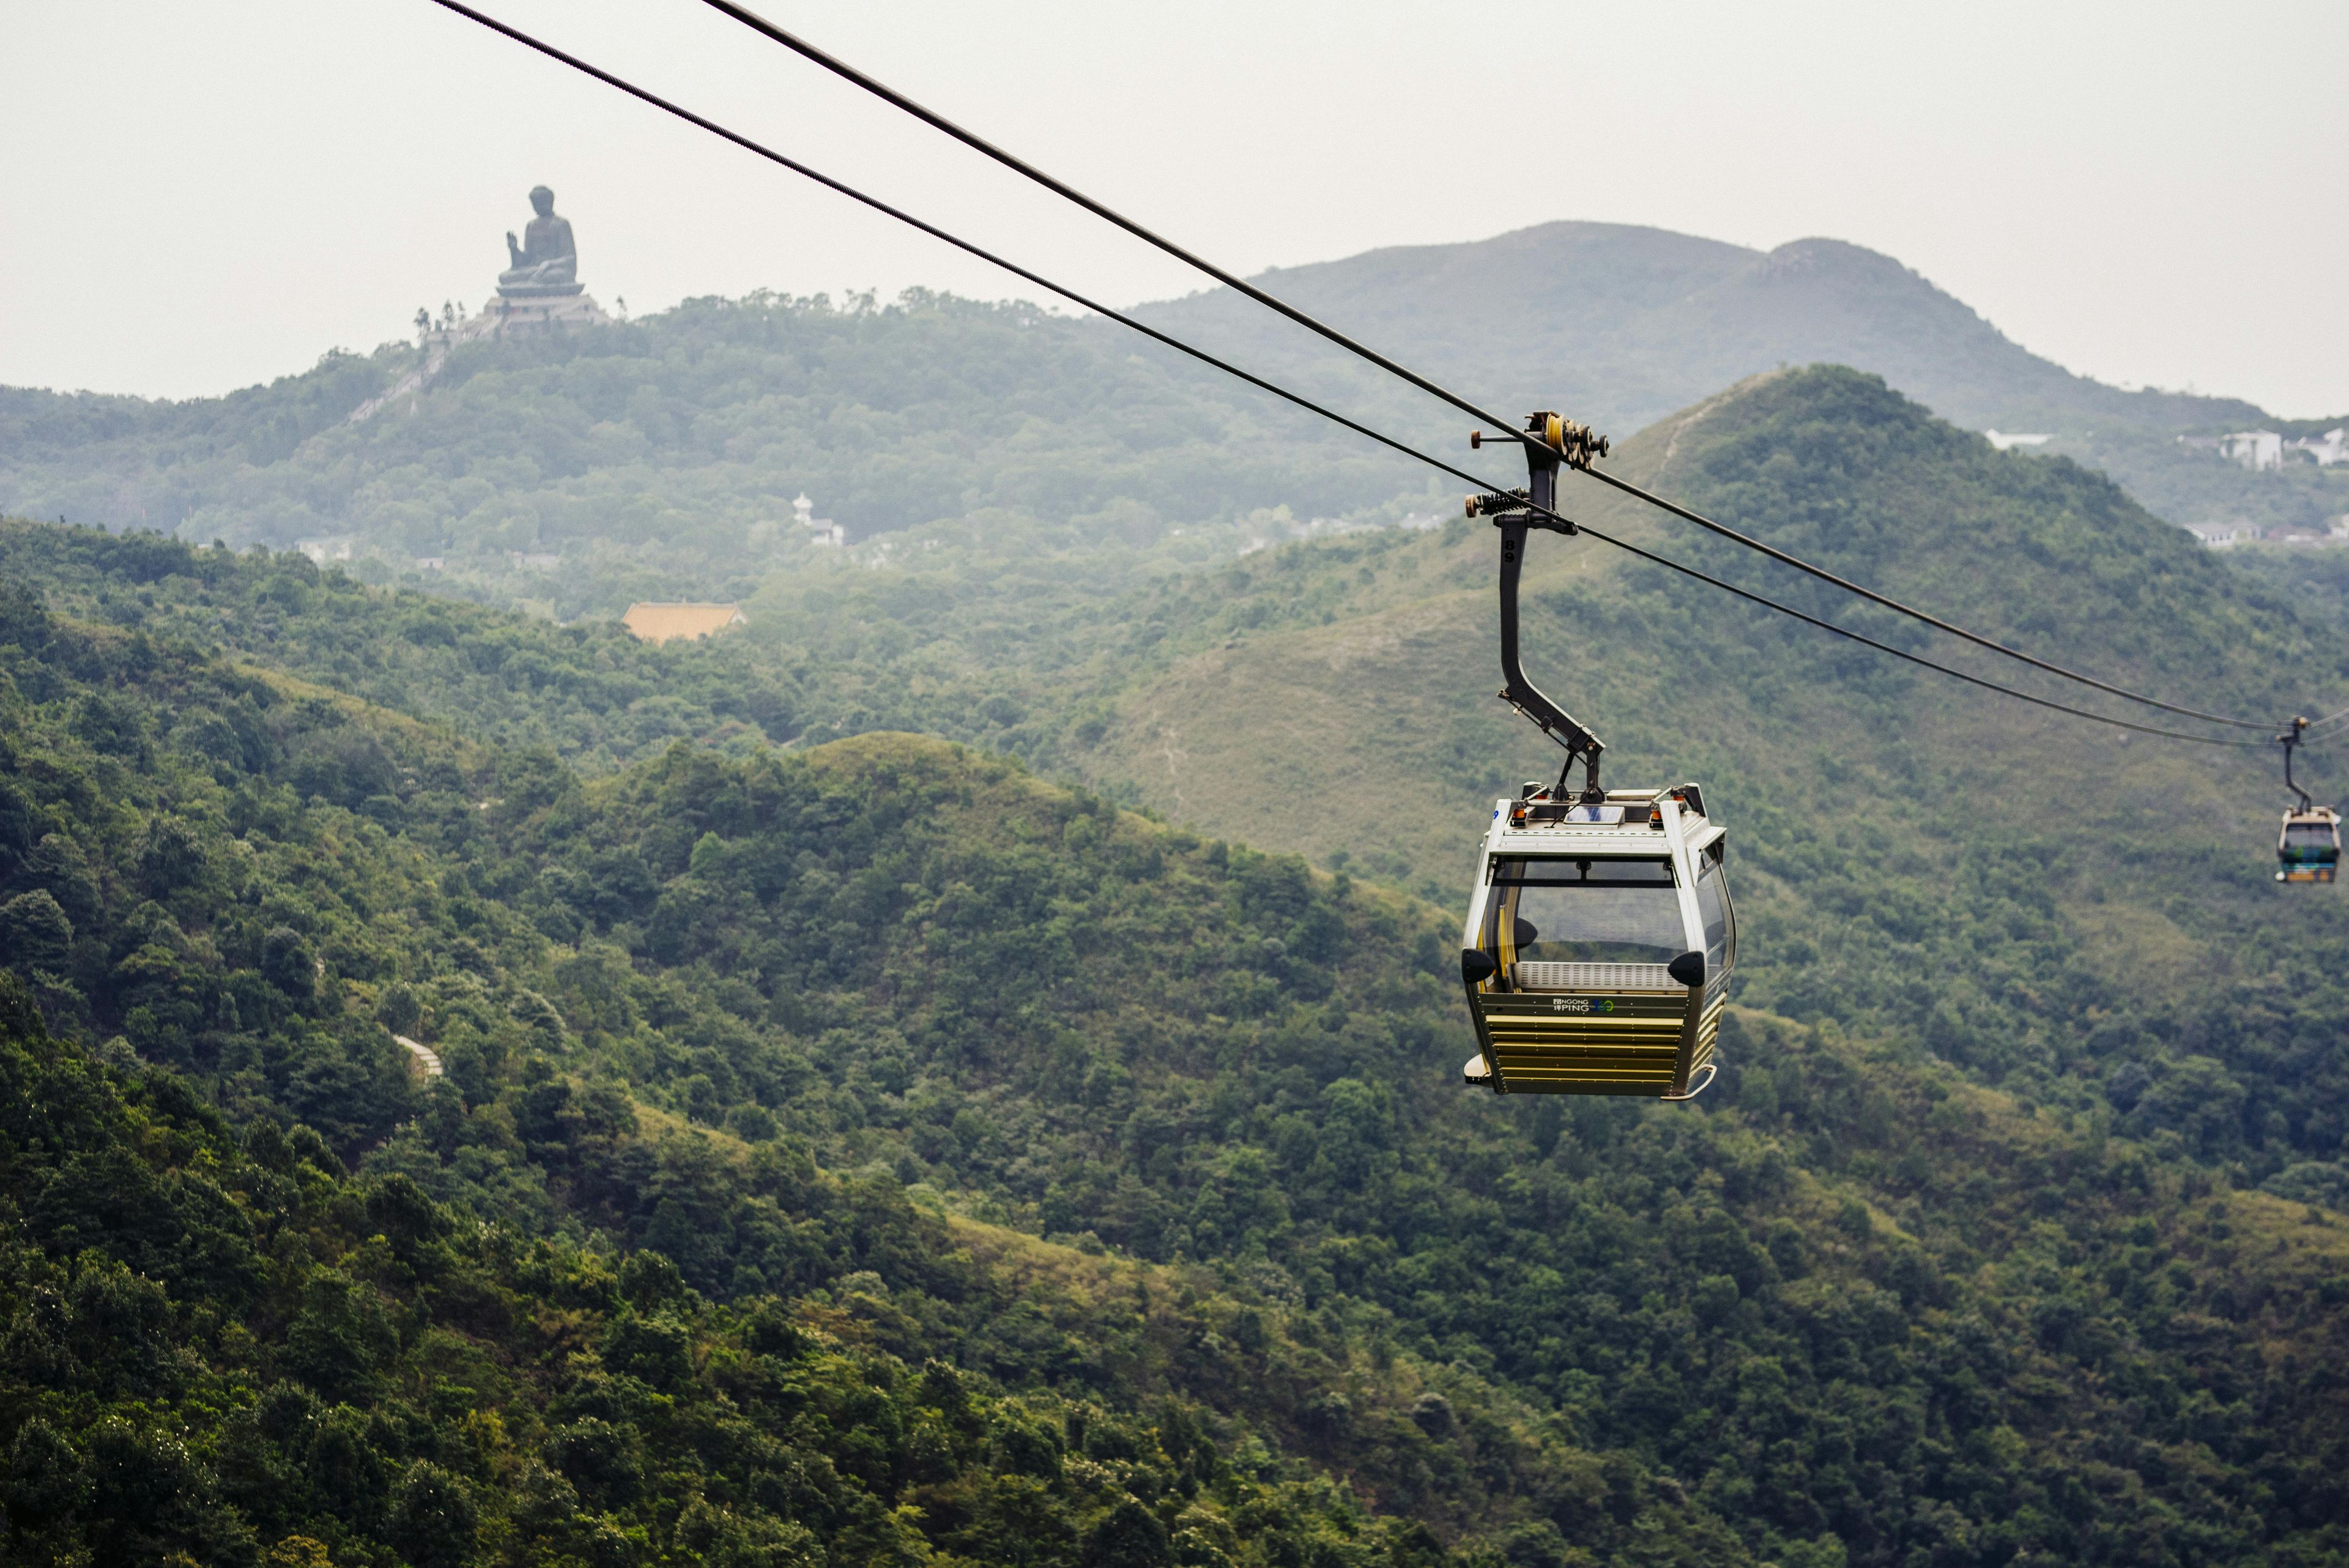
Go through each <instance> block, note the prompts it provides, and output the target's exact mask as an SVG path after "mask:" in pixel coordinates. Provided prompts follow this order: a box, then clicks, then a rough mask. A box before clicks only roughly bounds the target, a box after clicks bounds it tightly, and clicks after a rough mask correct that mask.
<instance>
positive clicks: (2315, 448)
mask: <svg viewBox="0 0 2349 1568" xmlns="http://www.w3.org/2000/svg"><path fill="white" fill-rule="evenodd" d="M2292 447H2293V449H2294V450H2295V451H2299V452H2306V453H2308V455H2309V456H2311V457H2313V458H2314V459H2315V460H2316V466H2317V467H2319V468H2331V467H2332V466H2333V464H2334V463H2336V462H2349V425H2337V426H2335V427H2334V428H2333V429H2332V430H2329V431H2325V432H2324V433H2323V435H2316V436H2302V437H2301V438H2300V439H2299V440H2298V441H2293V442H2292Z"/></svg>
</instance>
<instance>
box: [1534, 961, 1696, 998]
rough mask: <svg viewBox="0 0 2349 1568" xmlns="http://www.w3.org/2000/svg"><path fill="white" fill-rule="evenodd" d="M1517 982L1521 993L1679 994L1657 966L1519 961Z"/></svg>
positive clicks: (1679, 987) (1666, 973)
mask: <svg viewBox="0 0 2349 1568" xmlns="http://www.w3.org/2000/svg"><path fill="white" fill-rule="evenodd" d="M1516 980H1517V985H1518V988H1519V989H1520V990H1524V991H1682V990H1685V989H1686V988H1685V987H1683V986H1682V984H1681V982H1680V981H1676V980H1674V979H1673V978H1672V977H1671V971H1669V970H1667V969H1666V968H1665V967H1664V966H1663V965H1662V964H1660V963H1536V962H1532V961H1520V962H1519V963H1518V964H1517V966H1516Z"/></svg>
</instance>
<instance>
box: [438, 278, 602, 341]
mask: <svg viewBox="0 0 2349 1568" xmlns="http://www.w3.org/2000/svg"><path fill="white" fill-rule="evenodd" d="M611 319H612V318H611V317H608V316H606V315H605V314H604V307H603V306H600V305H598V304H596V303H595V296H592V295H588V294H585V293H582V292H581V291H580V289H579V286H577V285H575V284H574V285H573V286H572V287H571V289H570V291H569V292H568V293H564V294H509V293H508V292H507V291H506V290H504V289H500V290H498V292H497V293H495V294H493V295H492V296H490V298H489V303H487V304H486V305H484V306H481V315H479V316H477V317H474V318H473V326H474V330H473V331H471V332H470V333H468V334H467V336H468V337H511V336H512V335H513V334H514V333H517V332H544V331H551V330H557V329H560V328H563V327H600V326H602V325H603V324H604V323H605V322H606V321H609V320H611Z"/></svg>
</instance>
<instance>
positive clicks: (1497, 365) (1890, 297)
mask: <svg viewBox="0 0 2349 1568" xmlns="http://www.w3.org/2000/svg"><path fill="white" fill-rule="evenodd" d="M1255 281H1256V282H1257V283H1260V284H1262V285H1263V286H1265V287H1267V288H1268V289H1269V290H1270V291H1271V292H1273V293H1275V294H1277V295H1279V296H1281V297H1283V298H1285V299H1287V300H1288V301H1289V302H1290V303H1292V304H1294V305H1297V306H1300V307H1302V308H1303V309H1305V310H1307V311H1308V312H1309V313H1311V314H1313V315H1315V316H1317V317H1319V318H1321V319H1322V320H1324V321H1326V322H1328V323H1330V325H1332V326H1334V327H1339V328H1340V330H1342V331H1346V332H1348V333H1350V334H1351V335H1353V336H1355V337H1359V338H1361V340H1363V341H1366V342H1368V343H1370V344H1371V346H1372V347H1374V348H1381V350H1382V351H1385V352H1387V353H1389V354H1390V355H1392V357H1394V358H1400V359H1402V361H1403V362H1405V363H1407V364H1410V365H1412V366H1413V368H1414V369H1419V370H1421V371H1423V373H1426V374H1429V375H1432V376H1433V378H1434V379H1436V380H1438V381H1441V382H1443V383H1444V384H1445V385H1448V386H1450V387H1452V388H1453V389H1454V390H1460V391H1464V392H1466V393H1467V394H1468V395H1470V396H1471V397H1473V398H1475V399H1476V400H1478V401H1481V402H1483V403H1484V404H1485V406H1486V407H1488V408H1500V409H1516V408H1518V407H1520V406H1522V407H1525V408H1535V407H1540V408H1557V409H1561V410H1571V411H1572V412H1573V413H1574V415H1575V417H1577V418H1579V419H1582V420H1584V421H1586V422H1588V423H1591V424H1593V425H1594V426H1596V427H1597V428H1599V429H1601V430H1606V431H1612V432H1613V433H1615V434H1616V435H1617V436H1618V437H1621V436H1624V435H1629V434H1630V432H1631V431H1636V430H1638V429H1640V428H1641V427H1643V426H1645V425H1647V424H1649V423H1650V422H1651V421H1655V420H1658V419H1661V418H1662V417H1663V416H1664V415H1666V414H1668V413H1670V412H1671V411H1672V410H1675V409H1680V408H1683V407H1685V406H1687V405H1689V404H1691V403H1693V402H1695V401H1696V400H1699V399H1701V398H1702V397H1704V396H1706V395H1707V394H1709V393H1712V392H1713V391H1716V390H1718V389H1721V388H1723V387H1725V386H1728V385H1729V384H1730V383H1731V382H1733V381H1736V380H1738V379H1742V378H1744V377H1746V376H1750V375H1754V374H1756V373H1758V372H1760V371H1764V370H1769V369H1777V368H1780V367H1783V366H1788V365H1807V364H1835V365H1849V366H1852V367H1854V368H1855V369H1862V370H1870V371H1874V372H1875V373H1877V374H1878V375H1880V376H1882V377H1883V378H1884V379H1886V380H1887V381H1888V382H1889V383H1890V384H1891V385H1892V387H1893V388H1894V389H1897V390H1899V391H1901V392H1904V393H1906V394H1907V395H1909V397H1912V398H1915V399H1916V400H1918V401H1920V402H1921V403H1924V404H1925V405H1926V406H1927V407H1929V408H1930V409H1931V410H1933V411H1934V412H1936V413H1938V414H1940V416H1941V417H1942V418H1944V419H1946V420H1950V421H1953V422H1955V423H1958V424H1961V425H1964V426H1966V427H1967V428H1969V429H1972V430H1986V429H1997V430H2003V431H2032V432H2044V433H2050V434H2053V435H2054V437H2055V438H2056V439H2055V441H2054V442H2052V443H2051V444H2050V446H2049V447H2048V449H2047V450H2048V451H2049V452H2060V453H2064V454H2066V455H2070V456H2073V457H2075V458H2078V459H2079V460H2080V461H2082V462H2087V463H2089V464H2090V465H2091V466H2094V467H2098V468H2103V469H2105V470H2106V472H2110V473H2112V474H2113V475H2114V476H2115V477H2116V478H2117V479H2119V480H2120V481H2121V482H2122V483H2125V484H2127V486H2129V488H2130V489H2131V491H2132V492H2133V493H2136V494H2137V496H2138V498H2139V499H2140V500H2141V501H2143V502H2144V503H2145V504H2147V505H2149V506H2151V507H2152V508H2153V509H2154V510H2155V511H2156V512H2157V513H2158V514H2161V515H2163V516H2166V517H2168V519H2169V520H2170V521H2172V522H2175V523H2181V524H2182V523H2191V522H2199V521H2203V520H2206V519H2207V518H2211V517H2219V516H2230V515H2247V516H2250V517H2252V518H2255V519H2257V520H2260V521H2261V522H2275V523H2285V522H2291V523H2297V524H2313V523H2315V522H2316V521H2317V520H2318V519H2319V518H2320V517H2322V516H2324V515H2327V514H2328V511H2327V509H2328V508H2330V510H2331V511H2339V510H2340V509H2341V508H2342V507H2344V505H2349V487H2342V486H2334V487H2330V488H2327V487H2325V486H2323V485H2322V484H2321V483H2314V482H2315V480H2316V479H2317V476H2315V475H2314V474H2313V473H2292V474H2265V475H2259V476H2245V475H2243V474H2241V472H2240V471H2238V470H2235V469H2233V468H2232V467H2231V466H2230V465H2229V464H2226V463H2223V462H2219V461H2217V460H2216V459H2215V458H2213V457H2212V456H2211V455H2210V454H2209V453H2208V452H2198V451H2189V450H2184V449H2181V448H2179V447H2178V444H2177V442H2176V441H2175V439H2174V438H2175V437H2176V436H2177V435H2178V434H2180V433H2182V432H2186V431H2195V432H2198V433H2215V432H2218V431H2231V430H2240V429H2245V428H2251V427H2257V426H2261V425H2271V424H2272V423H2273V416H2271V415H2270V414H2269V413H2267V412H2266V411H2265V410H2261V409H2260V408H2258V407H2257V406H2256V405H2254V404H2251V403H2250V402H2247V401H2244V400H2241V399H2238V398H2224V397H2204V396H2197V395H2193V394H2190V393H2185V392H2174V391H2161V390H2157V389H2143V390H2138V391H2127V390H2124V389H2120V388H2117V387H2112V386H2107V385H2106V384H2105V383H2103V382H2101V381H2097V380H2094V379H2090V378H2088V377H2085V376H2076V375H2074V374H2073V373H2072V372H2070V371H2069V370H2066V369H2064V368H2063V367H2062V366H2060V365H2057V364H2054V362H2052V361H2050V360H2047V359H2044V358H2040V357H2039V356H2038V355H2036V354H2033V353H2032V352H2031V351H2030V350H2029V349H2027V348H2023V346H2021V345H2020V344H2017V343H2015V342H2014V341H2013V340H2012V339H2010V338H2009V337H2006V336H2005V335H2004V334H2003V333H2002V332H2000V331H1999V330H1998V328H1997V327H1995V326H1993V325H1992V323H1990V322H1988V321H1986V320H1984V319H1983V318H1982V317H1981V316H1979V315H1977V314H1976V313H1975V312H1974V311H1973V310H1972V309H1971V308H1970V307H1969V306H1967V305H1966V304H1965V303H1964V302H1963V301H1961V300H1959V299H1957V298H1955V297H1954V296H1951V295H1949V294H1947V293H1945V292H1943V291H1942V290H1941V289H1940V288H1937V287H1935V286H1933V284H1932V283H1931V282H1930V281H1929V280H1928V279H1926V278H1925V277H1923V276H1922V275H1920V274H1918V273H1917V272H1915V271H1913V270H1911V269H1910V268H1909V267H1907V266H1904V265H1901V264H1900V263H1899V261H1898V260H1896V259H1894V258H1893V257H1891V256H1888V255H1884V254H1880V253H1878V252H1876V251H1871V250H1868V249H1867V248H1865V247H1864V246H1860V245H1856V244H1847V243H1846V242H1844V241H1841V240H1833V239H1803V240H1795V241H1793V242H1791V243H1789V244H1783V245H1780V246H1778V247H1777V248H1776V249H1775V250H1772V251H1768V252H1764V251H1757V250H1751V249H1748V248H1746V247H1745V246H1743V245H1733V244H1723V242H1721V241H1718V240H1707V239H1699V238H1697V237H1695V236H1693V235H1690V234H1674V233H1672V232H1671V231H1669V230H1665V229H1653V228H1645V227H1639V226H1634V225H1629V224H1621V223H1544V224H1541V225H1538V226H1537V227H1534V228H1529V229H1520V230H1517V231H1516V232H1515V233H1512V234H1502V235H1499V236H1497V237H1495V238H1493V239H1489V240H1481V241H1477V242H1475V243H1472V244H1450V245H1410V246H1398V247H1394V248H1392V249H1386V250H1376V251H1370V252H1366V253H1364V254H1361V255H1357V256H1349V257H1347V258H1346V259H1344V260H1342V261H1332V262H1324V263H1320V264H1318V265H1311V266H1299V267H1288V268H1282V269H1277V270H1275V271H1273V272H1268V273H1266V274H1264V275H1262V276H1260V277H1258V278H1257V279H1256V280H1255ZM1139 314H1140V315H1142V316H1143V318H1144V319H1146V320H1148V321H1150V322H1151V323H1152V324H1153V325H1154V326H1158V327H1164V328H1166V329H1167V330H1170V331H1173V332H1174V333H1176V334H1177V335H1178V336H1196V337H1202V338H1204V339H1205V340H1206V341H1208V342H1211V343H1213V344H1215V345H1217V346H1219V347H1222V348H1230V349H1233V350H1235V351H1236V353H1237V358H1239V359H1240V360H1241V362H1242V363H1246V364H1249V365H1255V366H1266V367H1274V368H1277V369H1278V371H1279V372H1280V373H1281V374H1284V375H1291V376H1303V377H1307V378H1309V379H1311V380H1312V381H1314V382H1315V383H1316V384H1318V385H1320V386H1323V387H1325V388H1329V389H1340V388H1342V389H1346V390H1348V391H1350V392H1351V393H1352V394H1353V395H1355V396H1357V397H1371V398H1375V399H1377V400H1380V401H1381V402H1382V403H1384V404H1385V405H1387V406H1390V407H1393V408H1396V409H1402V408H1406V407H1412V406H1413V395H1412V394H1409V393H1407V391H1405V390H1403V389H1400V388H1399V387H1398V385H1397V384H1396V383H1394V382H1393V381H1392V380H1391V379H1386V378H1384V377H1383V376H1381V374H1380V373H1379V372H1376V371H1374V370H1371V369H1370V368H1369V367H1367V366H1362V365H1360V364H1359V363H1357V362H1355V361H1352V360H1350V359H1349V358H1346V357H1345V356H1344V355H1343V354H1342V353H1340V351H1339V350H1338V349H1336V348H1333V347H1331V346H1330V345H1329V344H1327V343H1324V342H1322V341H1321V340H1320V339H1319V338H1316V337H1312V336H1311V335H1309V333H1307V332H1305V331H1304V330H1303V329H1302V328H1299V327H1296V326H1294V325H1293V324H1291V323H1288V322H1286V321H1283V320H1281V319H1279V318H1278V317H1275V316H1274V315H1272V314H1271V313H1270V312H1268V311H1266V310H1264V309H1262V308H1261V307H1259V306H1255V305H1253V304H1251V303H1249V302H1248V301H1247V300H1245V299H1242V298H1241V297H1240V296H1237V295H1236V294H1233V293H1231V292H1230V291H1228V290H1222V289H1217V290H1212V291H1209V292H1206V293H1203V294H1196V295H1192V296H1187V297H1185V298H1183V299H1178V300H1171V301H1167V302H1164V303H1162V304H1158V305H1154V306H1145V307H1143V309H1142V310H1141V311H1140V312H1139ZM1417 406H1418V407H1419V408H1421V409H1422V410H1426V409H1429V408H1432V407H1433V405H1432V404H1429V403H1427V402H1426V401H1425V400H1417ZM1455 422H1456V421H1455Z"/></svg>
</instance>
